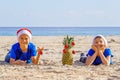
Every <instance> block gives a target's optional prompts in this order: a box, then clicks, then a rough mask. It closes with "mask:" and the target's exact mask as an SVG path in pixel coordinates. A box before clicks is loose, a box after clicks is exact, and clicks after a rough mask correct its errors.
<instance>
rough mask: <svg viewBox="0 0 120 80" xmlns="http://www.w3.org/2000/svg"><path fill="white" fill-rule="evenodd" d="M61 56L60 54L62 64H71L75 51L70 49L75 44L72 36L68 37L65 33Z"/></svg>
mask: <svg viewBox="0 0 120 80" xmlns="http://www.w3.org/2000/svg"><path fill="white" fill-rule="evenodd" d="M63 45H64V49H63V56H62V64H63V65H65V64H67V65H72V64H73V54H75V51H74V50H72V47H73V46H74V45H75V43H74V38H73V37H69V36H68V35H67V37H66V38H64V40H63Z"/></svg>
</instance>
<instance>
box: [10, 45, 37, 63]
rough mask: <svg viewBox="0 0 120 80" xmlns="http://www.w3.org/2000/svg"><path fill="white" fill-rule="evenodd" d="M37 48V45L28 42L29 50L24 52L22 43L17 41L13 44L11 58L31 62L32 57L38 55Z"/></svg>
mask: <svg viewBox="0 0 120 80" xmlns="http://www.w3.org/2000/svg"><path fill="white" fill-rule="evenodd" d="M36 54H37V49H36V46H35V45H34V44H33V43H29V44H28V50H27V52H22V50H21V48H20V44H19V43H16V44H14V45H12V48H11V51H10V58H13V59H15V60H23V61H25V60H26V61H27V63H30V62H31V57H32V56H36Z"/></svg>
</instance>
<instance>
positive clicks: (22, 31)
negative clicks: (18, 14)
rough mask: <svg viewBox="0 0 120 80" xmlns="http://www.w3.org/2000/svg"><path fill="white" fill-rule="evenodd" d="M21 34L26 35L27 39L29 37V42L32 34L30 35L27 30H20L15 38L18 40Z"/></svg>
mask: <svg viewBox="0 0 120 80" xmlns="http://www.w3.org/2000/svg"><path fill="white" fill-rule="evenodd" d="M22 34H26V35H28V37H29V38H30V40H31V38H32V34H31V33H30V32H29V31H28V30H21V31H20V32H18V33H17V38H18V39H19V37H20V36H21V35H22Z"/></svg>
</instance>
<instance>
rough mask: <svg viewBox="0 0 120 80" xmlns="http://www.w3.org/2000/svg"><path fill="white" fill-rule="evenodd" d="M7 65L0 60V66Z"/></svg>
mask: <svg viewBox="0 0 120 80" xmlns="http://www.w3.org/2000/svg"><path fill="white" fill-rule="evenodd" d="M7 64H9V63H7V62H5V61H2V60H0V65H7Z"/></svg>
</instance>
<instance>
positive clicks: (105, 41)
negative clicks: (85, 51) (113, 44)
mask: <svg viewBox="0 0 120 80" xmlns="http://www.w3.org/2000/svg"><path fill="white" fill-rule="evenodd" d="M96 37H101V38H102V39H103V40H104V43H105V46H106V47H107V45H108V42H107V40H106V39H105V37H104V36H103V35H97V36H95V37H94V38H93V41H92V45H93V44H94V40H95V39H96Z"/></svg>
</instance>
